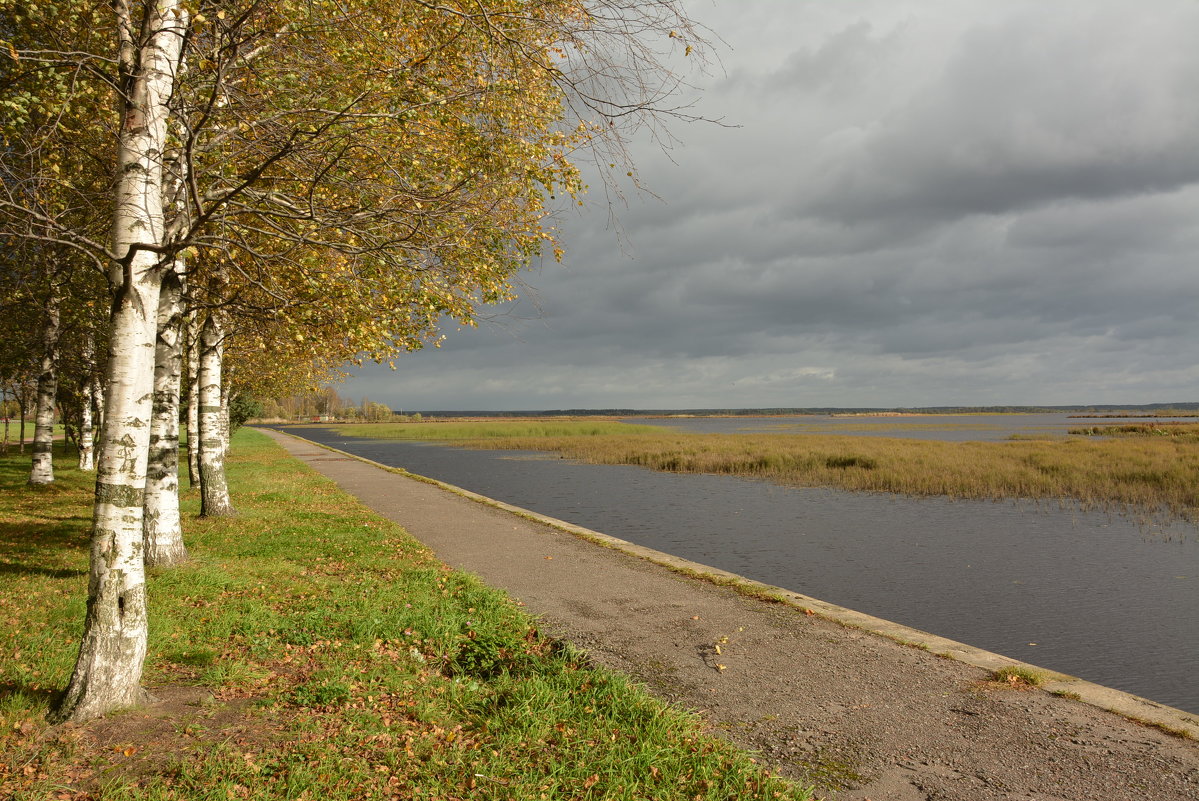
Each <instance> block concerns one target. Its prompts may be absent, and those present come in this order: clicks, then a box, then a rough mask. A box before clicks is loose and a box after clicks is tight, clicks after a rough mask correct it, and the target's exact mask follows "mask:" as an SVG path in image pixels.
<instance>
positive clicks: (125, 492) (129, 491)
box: [96, 481, 146, 509]
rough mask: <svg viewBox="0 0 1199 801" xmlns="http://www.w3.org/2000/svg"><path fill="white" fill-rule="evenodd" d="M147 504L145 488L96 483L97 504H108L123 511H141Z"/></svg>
mask: <svg viewBox="0 0 1199 801" xmlns="http://www.w3.org/2000/svg"><path fill="white" fill-rule="evenodd" d="M145 502H146V490H145V488H144V487H130V486H129V485H127V484H104V483H102V482H99V481H97V482H96V503H106V504H108V505H110V506H116V507H118V508H122V509H140V508H141V507H142V506H143V505H144V504H145Z"/></svg>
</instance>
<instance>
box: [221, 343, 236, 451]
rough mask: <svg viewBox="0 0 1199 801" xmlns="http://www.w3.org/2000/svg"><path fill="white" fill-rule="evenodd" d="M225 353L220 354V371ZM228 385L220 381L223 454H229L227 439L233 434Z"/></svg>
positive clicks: (222, 367)
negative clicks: (230, 421)
mask: <svg viewBox="0 0 1199 801" xmlns="http://www.w3.org/2000/svg"><path fill="white" fill-rule="evenodd" d="M224 356H225V354H224V353H222V354H221V372H222V373H223V372H224V366H225V365H224V362H225V359H224ZM229 403H230V397H229V385H228V384H227V383H224V382H223V381H222V383H221V449H222V450H223V452H224V454H225V456H228V455H229V439H230V437H232V436H233V431H232V430H231V428H230V423H229Z"/></svg>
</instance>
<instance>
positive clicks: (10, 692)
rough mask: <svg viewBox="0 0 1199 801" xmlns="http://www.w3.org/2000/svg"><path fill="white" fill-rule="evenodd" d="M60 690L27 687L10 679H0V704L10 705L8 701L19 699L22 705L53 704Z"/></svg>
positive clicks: (60, 692)
mask: <svg viewBox="0 0 1199 801" xmlns="http://www.w3.org/2000/svg"><path fill="white" fill-rule="evenodd" d="M60 695H62V690H50V689H47V688H45V687H37V688H34V687H27V686H26V685H24V684H14V683H13V682H11V681H0V704H4V705H6V706H11V704H9V703H8V702H10V701H14V700H15V701H19V702H21V705H22V706H38V705H40V704H53V703H54V701H55V700H56V699H57V698H58V696H60Z"/></svg>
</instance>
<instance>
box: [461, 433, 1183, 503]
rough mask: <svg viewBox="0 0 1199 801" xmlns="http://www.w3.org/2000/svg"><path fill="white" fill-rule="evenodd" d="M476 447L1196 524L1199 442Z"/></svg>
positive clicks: (773, 440) (707, 438)
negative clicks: (1071, 504)
mask: <svg viewBox="0 0 1199 801" xmlns="http://www.w3.org/2000/svg"><path fill="white" fill-rule="evenodd" d="M459 444H463V445H469V446H470V447H477V448H514V449H521V450H543V451H555V452H559V453H561V454H563V455H564V456H568V457H570V458H574V459H579V460H583V461H589V462H596V463H603V464H633V465H641V466H644V467H649V468H652V469H655V470H667V471H673V472H680V473H723V474H732V475H742V476H752V477H757V478H764V479H768V480H771V481H776V482H779V483H784V484H791V485H798V486H827V487H839V488H843V489H847V490H857V491H871V492H893V493H900V494H907V495H943V496H949V497H954V498H982V499H993V498H1029V499H1071V500H1074V501H1077V502H1079V503H1080V504H1082V505H1083V506H1084V507H1090V506H1098V507H1111V506H1116V507H1131V508H1134V509H1137V510H1140V511H1142V512H1149V513H1166V514H1169V515H1172V516H1177V517H1182V518H1186V519H1189V520H1192V521H1194V520H1195V519H1196V510H1197V507H1199V444H1196V443H1195V442H1194V441H1193V440H1190V438H1174V437H1128V438H1119V439H1110V440H1100V441H1087V440H1080V439H1068V440H1043V441H1036V440H1025V441H1011V442H937V441H928V440H915V439H890V438H881V437H845V436H841V437H838V436H816V435H803V436H778V435H775V436H771V435H753V434H686V433H661V434H646V433H639V434H636V435H599V436H586V437H574V436H569V437H520V436H516V437H510V438H493V439H488V440H472V441H469V442H467V441H461V442H460V443H459Z"/></svg>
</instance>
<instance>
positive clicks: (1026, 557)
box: [296, 421, 1199, 713]
mask: <svg viewBox="0 0 1199 801" xmlns="http://www.w3.org/2000/svg"><path fill="white" fill-rule="evenodd" d="M642 422H647V421H642ZM654 422H657V421H654ZM742 422H743V421H742ZM1098 422H1099V421H1096V424H1098ZM1113 422H1116V421H1113ZM296 433H298V434H301V435H302V436H305V437H307V438H309V439H312V440H314V441H317V442H322V443H325V444H328V445H332V446H334V447H337V448H340V449H342V450H345V451H348V452H350V453H354V454H358V455H360V456H364V457H366V458H368V459H373V460H375V461H377V462H381V463H383V464H387V465H392V466H396V467H403V468H405V469H407V470H409V471H411V472H413V473H417V474H419V475H424V476H428V477H431V478H436V479H439V480H441V481H445V482H447V483H450V484H454V485H456V486H460V487H463V488H465V489H469V490H472V491H474V492H478V493H480V494H482V495H486V496H488V497H491V498H495V499H497V500H502V501H505V502H507V503H511V504H514V505H516V506H520V507H523V508H526V509H530V510H533V511H536V512H540V513H542V514H546V515H550V516H552V517H556V518H559V519H562V520H567V521H570V522H572V523H575V524H577V525H580V526H584V527H586V528H590V529H594V530H596V531H601V532H603V533H605V534H610V535H612V536H615V537H620V538H621V539H625V540H629V541H631V542H635V543H638V544H641V545H645V546H648V547H650V548H654V549H657V550H660V551H665V552H667V553H672V554H676V555H678V556H681V557H684V558H687V559H691V560H694V561H696V562H701V563H704V564H708V565H712V566H715V567H719V568H723V569H725V570H729V571H732V572H734V573H738V574H741V575H744V576H747V577H750V578H753V579H757V580H758V581H763V582H766V583H768V584H773V585H776V586H780V587H784V588H786V589H789V590H793V591H795V592H799V593H803V594H805V595H810V596H813V597H816V598H820V599H823V600H825V601H830V602H832V603H835V604H839V605H841V606H846V607H850V608H852V609H857V610H859V611H862V612H866V613H869V614H872V615H876V616H878V617H882V618H885V619H888V620H893V621H896V622H898V623H902V624H905V625H908V626H912V627H915V628H918V629H922V630H925V631H928V632H932V633H934V634H938V635H941V636H944V637H949V638H951V639H954V640H958V641H961V642H965V643H969V644H971V645H975V646H978V647H980V648H984V649H987V650H990V651H995V652H998V653H1002V654H1006V655H1008V656H1011V657H1014V658H1016V659H1020V660H1024V661H1027V662H1031V663H1033V664H1036V665H1041V666H1043V667H1046V668H1050V669H1054V670H1058V671H1061V672H1064V673H1069V674H1072V675H1076V676H1080V677H1082V678H1085V679H1089V680H1090V681H1094V682H1097V683H1099V684H1104V685H1107V686H1110V687H1115V688H1117V689H1121V690H1125V691H1127V692H1130V693H1134V694H1136V695H1140V696H1144V697H1146V698H1151V699H1153V700H1156V701H1159V702H1161V703H1164V704H1168V705H1170V706H1174V707H1178V708H1180V709H1184V710H1187V711H1189V712H1193V713H1199V679H1197V678H1196V677H1197V676H1199V625H1196V623H1195V621H1196V620H1199V537H1197V536H1196V533H1195V530H1194V529H1193V528H1191V527H1189V526H1184V525H1178V526H1175V527H1172V528H1167V529H1163V528H1161V527H1160V526H1148V527H1147V526H1144V525H1141V524H1138V522H1137V521H1134V520H1130V519H1127V518H1124V517H1120V516H1110V515H1108V514H1106V513H1102V512H1081V511H1078V510H1073V509H1068V508H1060V507H1059V506H1058V505H1057V504H1046V503H1041V504H1033V503H1025V502H990V501H960V500H959V501H949V500H944V499H927V498H920V499H916V498H906V497H900V496H893V495H886V494H874V493H850V492H844V491H840V490H831V489H804V488H793V487H784V486H779V485H776V484H772V483H769V482H765V481H759V480H753V479H742V478H736V477H730V476H709V475H683V474H673V473H661V472H656V471H651V470H648V469H645V468H639V467H628V466H619V465H590V464H581V463H577V462H572V461H569V460H565V459H561V458H558V457H557V456H552V455H547V454H538V453H529V452H517V451H478V450H468V449H462V448H452V447H446V446H442V445H429V444H424V443H413V442H402V441H394V440H372V439H362V438H353V437H345V436H343V435H339V434H336V433H334V432H332V431H330V430H328V429H305V430H299V431H297V432H296Z"/></svg>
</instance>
